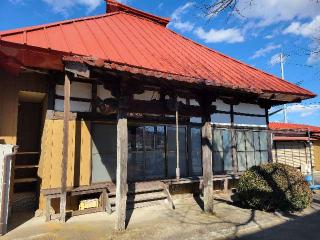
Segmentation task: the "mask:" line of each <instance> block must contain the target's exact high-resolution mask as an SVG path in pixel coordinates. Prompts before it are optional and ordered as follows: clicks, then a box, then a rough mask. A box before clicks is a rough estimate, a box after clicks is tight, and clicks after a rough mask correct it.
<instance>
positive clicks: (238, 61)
mask: <svg viewBox="0 0 320 240" xmlns="http://www.w3.org/2000/svg"><path fill="white" fill-rule="evenodd" d="M167 29H168V30H169V31H171V32H172V33H174V34H176V35H178V36H180V37H182V38H184V39H186V40H188V41H190V42H192V43H194V44H196V45H198V46H200V47H203V48H205V49H207V50H209V51H211V52H214V53H216V54H219V55H220V56H222V57H225V58H227V59H230V60H232V61H234V62H237V63H240V64H242V65H245V66H246V67H249V68H251V69H253V70H255V71H258V72H260V73H263V74H266V75H269V76H271V77H274V78H276V79H277V80H280V81H283V82H285V83H288V84H290V85H292V86H294V87H297V88H299V89H301V90H303V91H308V92H309V93H311V94H313V95H315V94H314V93H312V92H310V91H309V90H307V89H304V88H302V87H300V86H298V85H296V84H293V83H291V82H289V81H287V80H284V79H281V78H279V77H277V76H275V75H273V74H271V73H268V72H265V71H262V70H260V69H258V68H255V67H253V66H251V65H249V64H248V63H245V62H242V61H240V60H237V59H235V58H233V57H230V56H228V55H225V54H223V53H221V52H219V51H217V50H214V49H212V48H209V47H207V46H205V45H203V44H201V43H198V42H196V41H193V40H192V39H190V38H187V37H185V36H183V35H180V34H178V33H177V32H175V31H173V30H171V29H169V28H167ZM315 96H316V95H315Z"/></svg>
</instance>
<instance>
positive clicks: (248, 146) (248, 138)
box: [245, 131, 254, 151]
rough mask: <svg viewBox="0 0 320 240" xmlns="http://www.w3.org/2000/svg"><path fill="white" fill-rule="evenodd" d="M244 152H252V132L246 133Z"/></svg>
mask: <svg viewBox="0 0 320 240" xmlns="http://www.w3.org/2000/svg"><path fill="white" fill-rule="evenodd" d="M245 135H246V150H247V151H254V145H253V132H252V131H246V132H245Z"/></svg>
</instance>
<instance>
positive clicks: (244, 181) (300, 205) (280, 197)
mask: <svg viewBox="0 0 320 240" xmlns="http://www.w3.org/2000/svg"><path fill="white" fill-rule="evenodd" d="M237 199H238V200H239V203H240V204H241V206H242V207H246V208H252V209H259V210H264V211H275V210H281V211H299V210H302V209H304V208H306V207H308V206H310V204H311V201H312V192H311V191H310V189H309V186H308V184H307V183H306V182H305V181H304V177H303V176H302V174H301V173H300V172H299V171H297V170H296V169H295V168H293V167H291V166H287V165H284V164H280V163H269V164H263V165H260V166H254V167H252V168H250V169H249V170H247V171H246V172H245V173H244V175H242V176H241V177H240V181H239V186H238V191H237Z"/></svg>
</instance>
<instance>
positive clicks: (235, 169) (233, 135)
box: [230, 104, 238, 174]
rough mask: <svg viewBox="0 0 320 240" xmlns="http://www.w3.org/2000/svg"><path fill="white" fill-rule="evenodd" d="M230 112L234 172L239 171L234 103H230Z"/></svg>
mask: <svg viewBox="0 0 320 240" xmlns="http://www.w3.org/2000/svg"><path fill="white" fill-rule="evenodd" d="M230 114H231V129H230V135H231V150H232V152H231V156H232V173H234V174H235V173H237V172H238V161H237V138H236V131H235V128H234V108H233V105H232V104H231V105H230Z"/></svg>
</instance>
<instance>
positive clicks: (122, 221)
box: [115, 99, 128, 231]
mask: <svg viewBox="0 0 320 240" xmlns="http://www.w3.org/2000/svg"><path fill="white" fill-rule="evenodd" d="M124 102H125V100H124V99H120V101H119V109H118V121H117V179H116V225H115V229H116V230H117V231H123V230H125V227H126V202H127V191H128V185H127V163H128V122H127V111H126V109H125V108H124V106H123V105H122V104H123V103H124Z"/></svg>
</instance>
